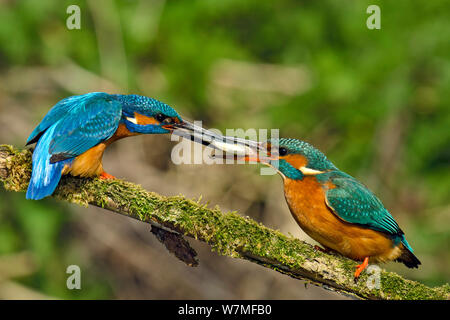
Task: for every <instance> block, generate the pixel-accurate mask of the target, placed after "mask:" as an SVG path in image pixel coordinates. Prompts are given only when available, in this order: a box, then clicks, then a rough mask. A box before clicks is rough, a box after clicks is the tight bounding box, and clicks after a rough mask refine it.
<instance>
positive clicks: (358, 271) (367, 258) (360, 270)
mask: <svg viewBox="0 0 450 320" xmlns="http://www.w3.org/2000/svg"><path fill="white" fill-rule="evenodd" d="M368 265H369V257H365V258H364V261H363V263H361V264H358V265H357V266H356V268H357V269H356V271H355V279H357V278H358V277H359V275H360V274H361V272H362V271H363V270H364V269H365V268H366V267H367V266H368Z"/></svg>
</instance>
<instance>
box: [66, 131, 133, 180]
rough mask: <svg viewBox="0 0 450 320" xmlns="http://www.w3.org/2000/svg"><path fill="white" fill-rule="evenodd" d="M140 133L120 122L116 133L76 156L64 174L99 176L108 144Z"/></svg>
mask: <svg viewBox="0 0 450 320" xmlns="http://www.w3.org/2000/svg"><path fill="white" fill-rule="evenodd" d="M135 135H138V133H134V132H130V131H129V130H128V129H127V127H126V126H125V125H124V124H122V123H121V124H120V125H119V127H118V128H117V131H116V132H115V133H114V135H113V136H112V137H111V138H109V139H108V140H106V141H105V142H101V143H99V144H98V145H96V146H95V147H93V148H91V149H89V150H87V151H85V152H84V153H82V154H81V155H79V156H78V157H76V158H75V160H74V161H73V162H72V165H71V166H67V165H66V166H65V167H64V168H63V170H62V174H71V175H73V176H80V177H97V176H99V175H100V174H101V173H102V172H103V165H102V158H103V153H104V152H105V149H106V147H107V146H109V145H110V144H111V143H113V142H114V141H116V140H119V139H122V138H126V137H130V136H135Z"/></svg>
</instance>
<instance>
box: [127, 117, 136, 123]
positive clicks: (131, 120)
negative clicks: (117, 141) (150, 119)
mask: <svg viewBox="0 0 450 320" xmlns="http://www.w3.org/2000/svg"><path fill="white" fill-rule="evenodd" d="M126 119H127V120H128V121H130V122H132V123H134V124H138V123H137V120H136V118H130V117H126Z"/></svg>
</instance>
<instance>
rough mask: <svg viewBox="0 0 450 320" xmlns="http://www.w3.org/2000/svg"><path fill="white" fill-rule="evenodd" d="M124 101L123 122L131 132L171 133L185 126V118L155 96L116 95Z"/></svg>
mask: <svg viewBox="0 0 450 320" xmlns="http://www.w3.org/2000/svg"><path fill="white" fill-rule="evenodd" d="M116 98H117V99H118V100H119V101H120V102H121V103H122V119H121V121H122V123H124V124H125V125H126V127H127V129H128V130H129V131H130V132H135V133H170V132H172V131H173V130H175V129H176V128H177V127H183V123H184V121H183V119H181V117H180V116H179V115H178V113H177V112H176V111H175V110H174V109H173V108H171V107H170V106H168V105H167V104H165V103H163V102H161V101H158V100H156V99H153V98H148V97H144V96H139V95H135V94H130V95H116Z"/></svg>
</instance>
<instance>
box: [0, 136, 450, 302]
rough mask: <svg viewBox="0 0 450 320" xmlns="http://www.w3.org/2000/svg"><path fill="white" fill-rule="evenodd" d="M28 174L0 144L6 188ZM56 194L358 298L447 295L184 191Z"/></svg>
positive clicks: (103, 184)
mask: <svg viewBox="0 0 450 320" xmlns="http://www.w3.org/2000/svg"><path fill="white" fill-rule="evenodd" d="M30 174H31V152H30V151H29V150H17V149H15V148H14V147H12V146H8V145H0V179H1V181H2V182H3V185H4V187H5V189H6V190H10V191H25V190H26V188H27V186H28V181H29V179H30ZM54 197H56V198H58V199H61V200H64V201H68V202H72V203H76V204H79V205H82V206H88V205H94V206H98V207H101V208H104V209H106V210H109V211H113V212H117V213H120V214H123V215H127V216H129V217H131V218H134V219H138V220H140V221H142V222H146V223H150V224H152V225H156V226H158V227H162V228H163V229H170V230H172V231H175V232H178V233H180V234H183V235H185V236H189V237H192V238H195V239H197V240H200V241H203V242H205V243H207V244H209V245H210V246H211V247H212V249H213V250H215V251H216V252H218V253H219V254H222V255H227V256H230V257H233V258H241V259H246V260H249V261H252V262H254V263H257V264H260V265H262V266H264V267H266V268H271V269H273V270H276V271H278V272H281V273H283V274H287V275H289V276H291V277H293V278H296V279H302V280H305V281H307V282H309V283H312V284H315V285H318V286H322V287H324V288H327V289H330V290H334V291H338V292H341V293H344V294H349V295H352V296H356V297H359V298H363V299H449V298H450V286H449V285H448V284H445V285H443V286H441V287H436V288H430V287H427V286H425V285H424V284H421V283H419V282H416V281H411V280H407V279H404V278H402V277H401V276H399V275H398V274H396V273H392V272H387V271H385V270H383V269H381V271H380V273H379V279H380V285H379V289H377V288H376V287H377V286H368V285H367V283H368V281H370V279H372V278H374V276H375V275H371V274H368V273H367V272H364V273H363V274H362V275H361V277H360V279H359V281H358V282H357V283H355V281H354V278H353V271H354V269H355V266H356V264H357V263H356V262H355V261H352V260H350V259H347V258H344V257H342V256H340V255H330V254H326V253H323V252H320V251H318V250H315V249H314V248H313V247H312V246H311V245H309V244H307V243H305V242H303V241H300V240H298V239H294V238H292V237H287V236H285V235H284V234H282V233H280V232H278V231H276V230H272V229H269V228H267V227H265V226H263V225H262V224H260V223H257V222H255V221H254V220H252V219H250V218H249V217H243V216H240V215H238V214H237V213H235V212H228V213H223V212H221V211H220V210H219V208H217V207H216V208H214V209H211V208H208V207H207V206H206V205H204V204H201V203H199V202H198V201H193V200H189V199H186V198H184V197H182V196H176V197H164V196H161V195H159V194H156V193H154V192H149V191H146V190H144V189H143V188H141V187H140V186H138V185H135V184H133V183H130V182H126V181H122V180H99V179H80V178H74V177H64V178H63V179H62V181H61V182H60V184H59V186H58V188H57V190H56V191H55V193H54ZM159 238H166V237H165V236H162V237H161V236H160V237H159ZM166 246H167V244H166ZM172 247H174V246H173V245H172ZM175 247H176V245H175ZM188 251H189V248H188ZM193 264H195V263H193ZM371 288H372V289H371Z"/></svg>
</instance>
